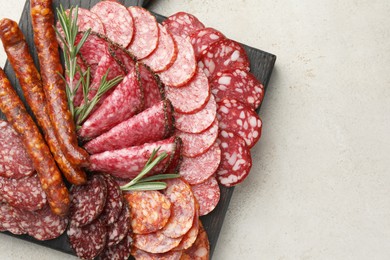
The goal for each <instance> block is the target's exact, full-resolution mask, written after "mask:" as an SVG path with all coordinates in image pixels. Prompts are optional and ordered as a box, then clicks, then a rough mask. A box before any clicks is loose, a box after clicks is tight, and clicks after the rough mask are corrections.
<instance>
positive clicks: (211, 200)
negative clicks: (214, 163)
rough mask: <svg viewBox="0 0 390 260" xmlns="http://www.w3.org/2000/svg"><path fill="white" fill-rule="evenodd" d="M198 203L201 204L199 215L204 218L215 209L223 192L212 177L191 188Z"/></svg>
mask: <svg viewBox="0 0 390 260" xmlns="http://www.w3.org/2000/svg"><path fill="white" fill-rule="evenodd" d="M191 189H192V192H193V193H194V195H195V198H196V201H197V202H198V203H199V215H200V216H204V215H207V214H209V213H210V212H211V211H213V210H214V209H215V207H216V206H217V204H218V202H219V198H220V196H221V191H220V189H219V186H218V182H217V180H216V179H215V177H210V178H209V179H208V180H206V181H205V182H203V183H200V184H197V185H194V186H191Z"/></svg>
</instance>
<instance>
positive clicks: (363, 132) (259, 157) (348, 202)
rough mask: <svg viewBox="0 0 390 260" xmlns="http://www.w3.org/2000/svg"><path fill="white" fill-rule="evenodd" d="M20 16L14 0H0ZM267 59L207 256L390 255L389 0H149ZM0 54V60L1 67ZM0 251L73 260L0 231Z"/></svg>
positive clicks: (6, 12) (0, 11)
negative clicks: (240, 159)
mask: <svg viewBox="0 0 390 260" xmlns="http://www.w3.org/2000/svg"><path fill="white" fill-rule="evenodd" d="M0 2H1V4H0V6H1V8H0V17H5V16H7V17H11V18H14V19H17V20H18V19H19V16H20V13H21V10H22V6H23V3H22V2H24V1H22V0H18V1H17V2H20V3H14V2H16V1H12V4H11V3H9V2H11V1H5V0H0ZM151 8H152V10H154V11H156V12H158V13H161V14H163V15H170V14H172V13H174V12H176V11H180V10H184V11H188V12H190V13H193V14H195V15H196V16H198V17H199V18H200V19H201V20H202V21H203V22H204V23H205V24H207V25H208V26H213V27H215V28H217V29H219V30H221V31H222V32H224V33H225V34H226V35H228V36H229V37H231V38H233V39H236V40H239V41H241V42H244V43H246V44H248V45H250V46H253V47H256V48H259V49H262V50H265V51H268V52H271V53H274V54H276V55H277V56H278V59H277V61H276V67H275V70H274V73H273V77H272V79H271V82H270V87H269V90H268V92H267V94H266V97H265V102H264V104H263V107H262V111H261V116H262V119H263V123H264V129H263V137H262V139H261V142H260V143H259V144H258V145H257V146H256V147H255V148H254V149H253V151H252V152H253V157H254V165H253V169H252V174H251V175H250V177H249V179H248V180H246V181H245V182H244V183H243V184H242V185H240V186H238V187H237V189H236V191H235V193H234V195H233V198H232V202H231V204H230V207H229V210H228V214H227V216H226V220H225V223H224V226H223V229H222V232H221V236H220V239H219V242H218V245H217V248H216V252H215V255H214V259H217V260H219V259H223V260H230V259H232V260H233V259H256V260H257V259H280V260H285V259H302V260H304V259H305V260H306V259H316V260H317V259H343V260H344V259H389V258H390V247H389V244H390V175H389V174H388V172H389V170H388V167H389V163H390V162H389V154H390V118H389V117H390V87H389V86H390V44H389V42H390V18H389V15H388V14H389V13H390V2H389V1H383V0H376V1H375V0H374V1H367V0H345V1H338V0H328V1H319V0H314V1H307V0H305V1H287V0H275V1H264V0H241V1H238V0H224V1H223V0H215V1H205V0H202V1H195V0H193V1H183V0H159V1H157V3H156V4H154V5H152V7H151ZM4 61H5V58H4V53H3V52H2V51H0V64H4ZM0 259H72V257H69V256H67V255H64V254H61V253H58V252H56V251H53V250H50V249H46V248H41V247H38V246H35V245H32V244H30V243H27V242H23V241H20V240H16V239H12V238H10V237H8V236H4V235H0Z"/></svg>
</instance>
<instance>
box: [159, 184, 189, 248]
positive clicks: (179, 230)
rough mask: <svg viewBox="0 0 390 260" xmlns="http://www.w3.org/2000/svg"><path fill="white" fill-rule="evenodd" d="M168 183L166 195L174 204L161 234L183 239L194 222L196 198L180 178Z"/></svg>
mask: <svg viewBox="0 0 390 260" xmlns="http://www.w3.org/2000/svg"><path fill="white" fill-rule="evenodd" d="M166 183H167V189H166V190H165V192H164V194H165V196H167V198H168V199H169V200H170V201H171V203H172V214H171V217H170V218H169V220H168V223H167V224H166V225H165V227H164V228H163V229H162V230H161V232H162V233H163V234H164V235H165V236H167V237H171V238H178V237H182V236H183V235H184V234H186V233H187V232H188V230H190V228H191V227H192V224H193V222H194V216H195V210H196V209H195V197H194V194H193V193H192V191H191V187H190V186H189V185H188V184H187V183H186V182H184V181H183V180H181V179H179V178H178V179H172V180H167V181H166ZM152 253H153V252H152Z"/></svg>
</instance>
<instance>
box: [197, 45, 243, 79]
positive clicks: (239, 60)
mask: <svg viewBox="0 0 390 260" xmlns="http://www.w3.org/2000/svg"><path fill="white" fill-rule="evenodd" d="M198 66H199V67H200V68H202V69H203V71H204V73H205V74H206V76H207V77H208V78H209V79H211V78H212V77H214V75H216V73H218V72H221V71H225V70H230V69H233V68H239V69H244V70H248V71H249V59H248V56H247V54H246V52H245V50H244V48H243V47H242V46H241V45H240V44H239V43H237V42H235V41H233V40H230V39H223V40H220V41H217V42H214V43H213V44H212V45H210V46H209V47H208V48H207V49H205V50H204V51H203V53H202V54H201V56H200V57H199V62H198Z"/></svg>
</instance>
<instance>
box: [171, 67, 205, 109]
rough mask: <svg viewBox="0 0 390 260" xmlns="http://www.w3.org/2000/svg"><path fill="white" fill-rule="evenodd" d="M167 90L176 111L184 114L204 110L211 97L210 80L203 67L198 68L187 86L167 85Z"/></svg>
mask: <svg viewBox="0 0 390 260" xmlns="http://www.w3.org/2000/svg"><path fill="white" fill-rule="evenodd" d="M165 90H166V93H167V98H169V99H170V100H171V102H172V105H173V107H174V108H175V111H177V112H179V113H183V114H191V113H196V112H198V111H200V110H202V109H203V108H204V107H205V106H206V104H207V101H208V100H209V98H210V86H209V81H208V80H207V77H206V75H205V74H204V72H203V71H202V69H198V70H197V73H196V74H195V76H194V77H193V78H192V80H191V81H190V82H188V83H187V84H186V85H185V86H183V87H181V88H174V87H169V86H166V87H165Z"/></svg>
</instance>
